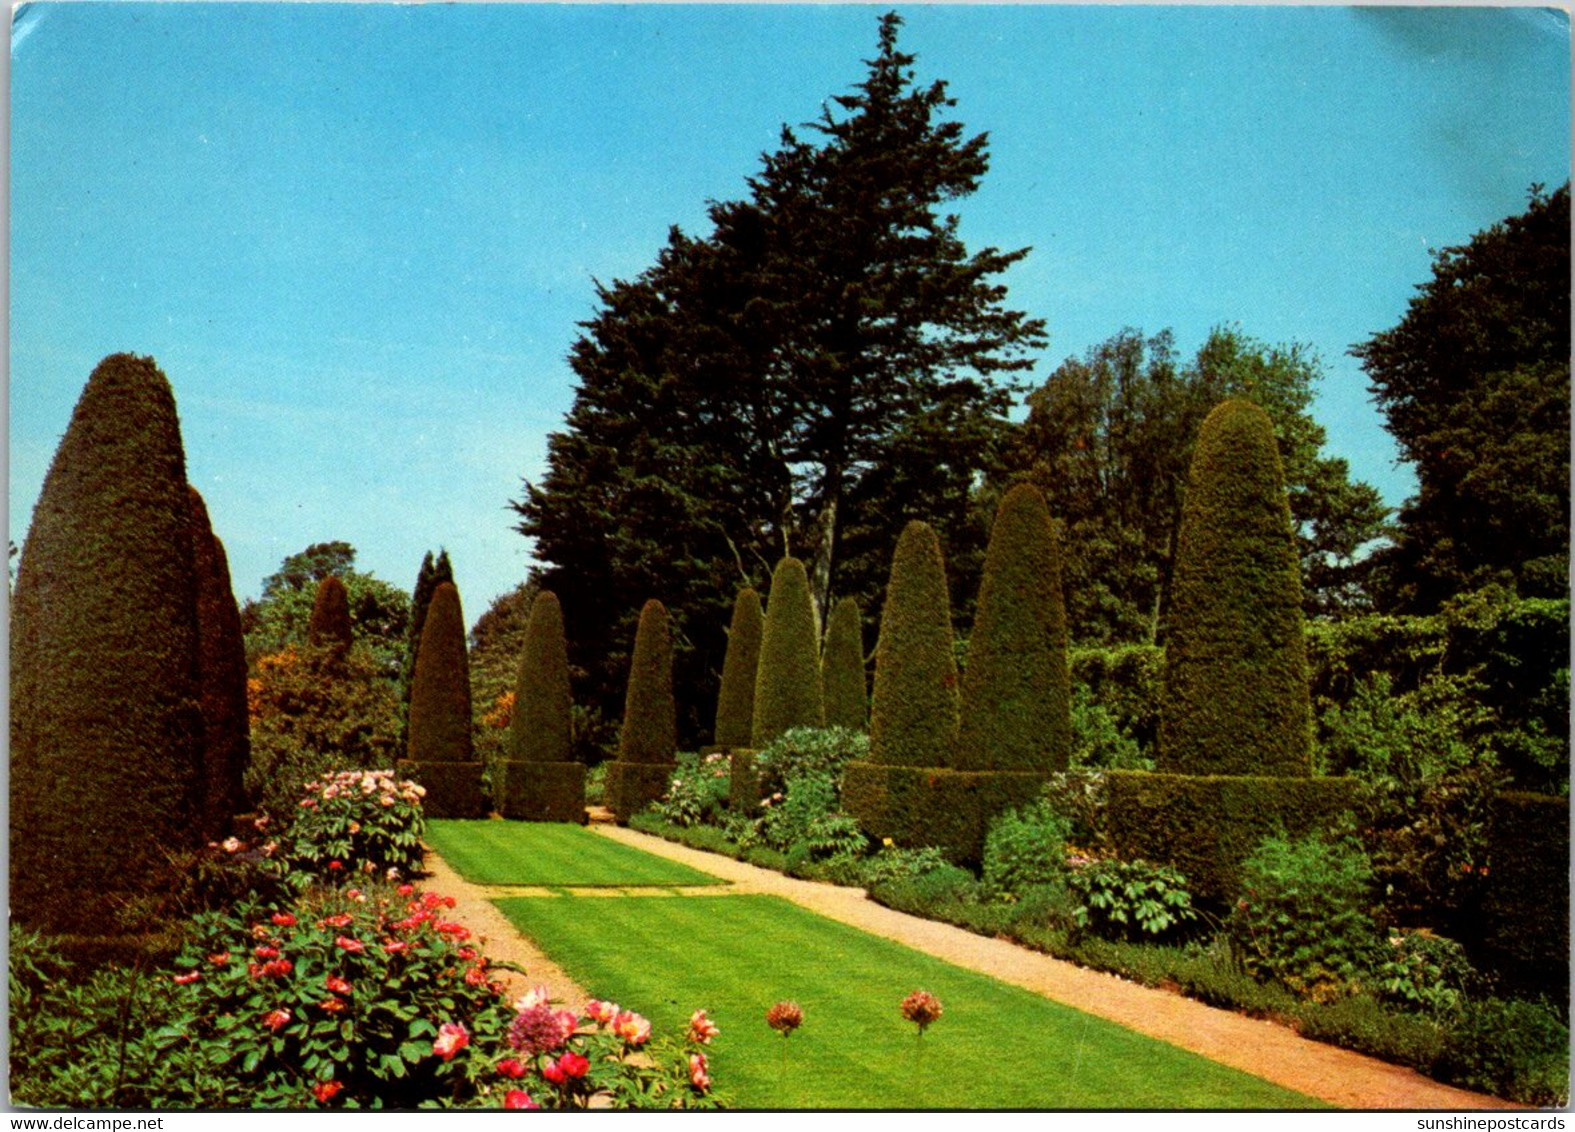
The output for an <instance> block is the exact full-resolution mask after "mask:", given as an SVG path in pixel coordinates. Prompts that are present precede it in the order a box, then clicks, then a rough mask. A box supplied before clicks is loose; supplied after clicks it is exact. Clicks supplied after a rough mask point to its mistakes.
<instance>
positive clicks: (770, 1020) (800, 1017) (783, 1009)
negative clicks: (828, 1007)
mask: <svg viewBox="0 0 1575 1132" xmlns="http://www.w3.org/2000/svg"><path fill="white" fill-rule="evenodd" d="M803 1024H804V1008H803V1007H801V1006H800V1005H799V1004H798V1003H796V1002H779V1003H777V1004H776V1005H775V1006H773V1007H772V1008H771V1009H770V1010H768V1011H766V1025H767V1026H770V1027H771V1028H772V1029H773V1030H775V1031H777V1033H779V1034H781V1035H782V1036H783V1037H784V1038H785V1037H787V1036H788V1035H789V1034H791V1033H792V1032H793V1031H794V1030H796V1029H798V1028H799V1027H800V1026H802V1025H803Z"/></svg>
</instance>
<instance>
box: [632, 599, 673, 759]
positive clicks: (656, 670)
mask: <svg viewBox="0 0 1575 1132" xmlns="http://www.w3.org/2000/svg"><path fill="white" fill-rule="evenodd" d="M677 753H678V709H677V706H676V705H675V704H674V702H673V640H672V635H671V631H670V630H669V628H668V618H667V607H666V606H665V605H663V604H662V603H661V602H659V601H657V600H656V599H655V598H652V599H651V600H650V601H648V602H646V603H645V605H644V606H643V607H642V608H641V609H640V623H639V625H638V626H637V627H636V628H635V631H634V655H633V656H632V657H631V658H630V660H629V687H628V690H627V691H626V692H625V695H624V704H623V728H622V730H621V731H620V732H619V734H618V761H619V762H623V763H651V764H654V765H656V766H662V767H668V768H671V766H672V764H673V756H674V755H676V754H677ZM664 782H665V779H664Z"/></svg>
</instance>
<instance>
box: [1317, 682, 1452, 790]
mask: <svg viewBox="0 0 1575 1132" xmlns="http://www.w3.org/2000/svg"><path fill="white" fill-rule="evenodd" d="M1449 683H1450V681H1449V678H1447V677H1433V678H1430V679H1429V680H1428V681H1426V682H1425V684H1424V690H1422V691H1413V692H1407V693H1400V692H1398V691H1397V689H1396V688H1395V686H1394V681H1393V679H1392V678H1391V677H1390V675H1389V673H1387V672H1375V673H1372V674H1371V675H1369V676H1367V677H1366V678H1364V679H1362V680H1360V681H1359V682H1358V683H1357V684H1356V686H1355V688H1354V690H1353V691H1352V694H1351V698H1350V700H1349V701H1347V702H1346V703H1345V704H1343V705H1342V704H1332V705H1330V706H1329V707H1328V709H1327V710H1325V711H1324V713H1323V715H1322V717H1321V718H1320V720H1319V725H1320V731H1321V732H1322V734H1323V740H1322V742H1321V743H1320V744H1319V750H1318V754H1319V761H1320V762H1321V764H1322V767H1323V773H1325V774H1359V775H1363V776H1364V777H1371V776H1377V775H1386V776H1390V777H1394V778H1401V779H1406V780H1422V781H1426V780H1429V779H1432V778H1435V777H1437V776H1438V775H1440V774H1443V773H1445V772H1447V771H1450V770H1456V769H1459V768H1460V767H1463V766H1466V765H1468V764H1469V763H1471V762H1472V760H1473V752H1472V747H1471V745H1470V744H1468V743H1467V742H1466V741H1465V739H1464V738H1463V732H1464V731H1465V730H1466V724H1465V721H1463V720H1462V719H1460V718H1459V714H1460V713H1459V712H1458V711H1456V710H1451V708H1452V707H1453V706H1455V705H1452V704H1451V703H1450V699H1451V697H1449V696H1448V695H1447V694H1445V689H1446V688H1447V687H1448V685H1449Z"/></svg>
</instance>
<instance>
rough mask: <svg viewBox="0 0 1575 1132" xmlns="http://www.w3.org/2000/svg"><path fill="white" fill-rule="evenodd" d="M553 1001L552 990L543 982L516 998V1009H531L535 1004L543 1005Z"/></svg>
mask: <svg viewBox="0 0 1575 1132" xmlns="http://www.w3.org/2000/svg"><path fill="white" fill-rule="evenodd" d="M551 1001H552V992H551V991H550V990H548V989H547V988H546V986H544V985H542V984H537V985H536V986H533V987H531V988H530V990H528V991H526V992H525V993H524V994H522V995H520V996H519V997H518V998H516V999H515V1000H514V1009H515V1010H529V1009H530V1008H531V1007H533V1006H541V1005H543V1004H544V1003H549V1002H551Z"/></svg>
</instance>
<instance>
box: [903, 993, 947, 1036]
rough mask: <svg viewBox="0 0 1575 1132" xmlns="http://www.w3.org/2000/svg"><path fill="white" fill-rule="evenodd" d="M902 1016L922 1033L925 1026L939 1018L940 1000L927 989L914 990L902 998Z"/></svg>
mask: <svg viewBox="0 0 1575 1132" xmlns="http://www.w3.org/2000/svg"><path fill="white" fill-rule="evenodd" d="M902 1016H903V1017H904V1018H906V1019H907V1020H908V1021H910V1022H912V1023H913V1024H914V1025H915V1026H917V1027H919V1033H920V1034H923V1033H924V1029H925V1027H926V1026H928V1025H929V1024H930V1023H931V1022H934V1021H936V1020H938V1019H939V1018H940V1016H941V1000H940V999H938V998H936V997H935V996H934V995H933V994H931V993H930V992H929V991H922V990H916V991H914V992H913V993H912V994H910V995H909V996H908V997H907V998H905V999H903V1000H902Z"/></svg>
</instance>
